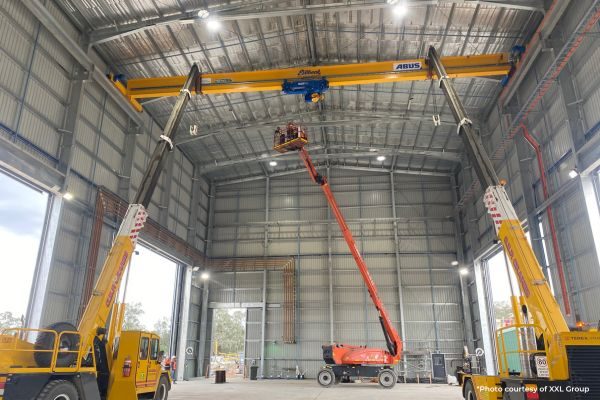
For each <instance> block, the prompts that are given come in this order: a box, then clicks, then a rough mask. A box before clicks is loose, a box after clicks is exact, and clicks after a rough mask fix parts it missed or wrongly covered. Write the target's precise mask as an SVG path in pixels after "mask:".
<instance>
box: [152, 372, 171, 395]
mask: <svg viewBox="0 0 600 400" xmlns="http://www.w3.org/2000/svg"><path fill="white" fill-rule="evenodd" d="M168 398H169V380H168V379H167V377H166V376H164V375H163V376H161V377H160V379H159V380H158V386H157V387H156V392H155V393H154V400H167V399H168Z"/></svg>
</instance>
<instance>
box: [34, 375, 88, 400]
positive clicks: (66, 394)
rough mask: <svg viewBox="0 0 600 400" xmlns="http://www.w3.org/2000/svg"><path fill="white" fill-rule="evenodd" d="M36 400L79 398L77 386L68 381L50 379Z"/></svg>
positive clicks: (70, 399) (73, 399) (74, 399)
mask: <svg viewBox="0 0 600 400" xmlns="http://www.w3.org/2000/svg"><path fill="white" fill-rule="evenodd" d="M36 400H79V393H77V388H76V387H75V385H73V384H72V383H71V382H69V381H64V380H56V381H50V382H49V383H48V384H47V385H46V386H45V387H44V389H42V391H41V392H40V394H39V395H38V397H37V398H36Z"/></svg>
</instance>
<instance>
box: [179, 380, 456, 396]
mask: <svg viewBox="0 0 600 400" xmlns="http://www.w3.org/2000/svg"><path fill="white" fill-rule="evenodd" d="M213 382H214V381H213V380H206V379H200V380H193V381H188V382H178V383H177V385H175V386H174V387H173V389H172V390H171V392H170V393H169V400H196V399H215V398H222V399H227V400H305V399H306V400H309V399H310V400H315V399H319V400H348V399H352V400H373V399H377V400H385V399H390V400H391V399H393V400H414V399H423V400H461V399H462V395H461V390H460V387H458V386H448V385H428V384H421V385H417V384H400V383H399V384H397V385H396V386H395V387H394V388H393V389H390V390H386V389H382V388H380V387H379V385H377V384H373V383H352V384H340V385H337V386H334V387H331V388H326V389H325V388H322V387H320V386H319V385H318V384H317V381H316V380H314V379H310V380H305V381H295V380H285V381H280V380H264V381H249V380H242V379H238V378H233V379H229V378H228V382H227V383H225V384H220V385H216V384H214V383H213Z"/></svg>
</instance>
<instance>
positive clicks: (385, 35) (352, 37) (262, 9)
mask: <svg viewBox="0 0 600 400" xmlns="http://www.w3.org/2000/svg"><path fill="white" fill-rule="evenodd" d="M499 3H500V2H499ZM59 4H60V5H61V6H62V8H63V9H64V10H65V11H66V12H67V13H69V14H71V15H73V16H74V18H77V19H78V20H80V21H82V20H83V21H85V22H84V24H83V25H87V28H88V29H89V30H90V31H91V34H92V37H106V36H107V35H112V34H114V35H117V34H119V33H120V32H122V31H124V30H127V29H129V27H136V26H137V27H139V26H141V25H151V24H153V23H154V22H157V21H159V22H160V21H163V22H169V23H164V24H157V25H154V26H153V27H150V28H147V27H144V28H143V29H140V30H138V31H135V32H134V33H132V34H128V35H126V36H115V37H114V38H113V39H111V40H107V41H105V42H102V43H100V44H96V49H97V50H98V51H99V53H100V54H101V56H102V57H103V58H104V59H105V61H107V63H108V64H109V65H110V66H111V68H112V69H113V70H114V72H116V73H121V74H124V75H125V76H126V77H129V78H134V77H157V76H167V75H175V74H176V75H184V74H186V73H187V72H188V71H189V68H190V66H191V64H192V63H198V64H199V65H200V67H201V69H202V70H203V71H207V72H226V71H227V72H228V71H244V70H258V69H269V68H286V67H291V66H302V65H311V64H336V63H353V62H369V61H384V60H396V59H405V58H414V57H422V56H424V55H425V53H426V50H427V47H428V46H429V45H435V46H436V47H437V48H438V50H439V51H440V52H441V54H442V55H467V54H484V53H493V52H505V51H509V50H510V49H511V47H512V46H513V45H515V44H522V43H524V42H525V41H526V39H527V37H528V36H529V35H530V34H531V30H532V29H533V28H534V27H535V26H537V23H538V22H539V20H540V19H541V13H540V12H538V11H536V10H535V9H534V7H531V9H522V8H521V7H515V8H511V7H509V6H507V5H506V4H504V5H501V6H495V5H493V4H492V2H487V3H484V4H483V5H482V4H477V2H473V4H469V3H466V2H458V1H456V2H453V1H439V2H436V1H417V0H415V1H411V2H410V3H409V4H410V7H409V11H408V13H407V14H406V15H405V16H404V17H403V18H401V19H398V18H397V17H395V16H394V15H393V13H392V12H390V9H389V6H387V5H386V4H385V1H383V0H371V1H367V0H365V1H344V2H339V1H336V2H334V1H333V0H325V1H308V2H307V1H303V0H293V1H272V0H263V1H256V0H237V1H233V0H231V1H200V0H160V1H158V0H112V1H99V0H60V1H59ZM518 4H519V5H523V4H524V5H527V4H532V2H527V1H521V2H519V3H518ZM327 6H329V7H330V8H328V9H327V10H326V11H323V12H316V11H314V8H315V7H316V8H319V7H321V8H322V7H327ZM358 6H360V8H361V9H358V8H359V7H358ZM525 8H527V7H525ZM199 9H208V10H209V11H210V12H211V14H213V15H218V14H221V15H231V13H235V15H238V16H239V18H236V19H231V20H225V21H223V26H222V28H221V29H220V30H219V31H218V32H210V31H209V30H208V29H207V28H206V26H205V24H204V23H203V22H202V21H200V22H197V23H191V24H180V23H176V22H173V20H174V19H177V18H179V17H189V16H192V15H195V13H197V11H198V10H199ZM290 10H292V11H290ZM95 34H96V36H94V35H95ZM98 35H99V36H98ZM102 35H104V36H102ZM498 85H499V82H498V81H496V80H491V79H459V80H456V86H457V90H458V92H459V95H460V96H461V97H462V98H463V99H464V102H465V106H466V108H467V111H468V112H469V113H470V114H471V115H472V116H473V117H476V116H477V114H478V113H480V112H481V111H482V110H483V109H485V108H486V106H487V105H488V104H489V103H490V102H492V101H494V96H495V93H496V90H497V88H498ZM172 104H173V99H169V98H166V99H159V100H152V101H150V102H147V103H146V104H145V105H144V107H145V109H146V110H147V111H148V112H149V113H150V114H151V115H152V116H153V117H154V118H155V119H156V120H157V121H158V122H159V123H160V124H164V123H165V122H166V119H167V118H168V115H169V113H170V111H171V107H172ZM434 113H436V114H438V113H439V114H441V115H442V119H443V120H444V119H446V120H448V121H451V120H452V118H451V116H450V114H449V110H447V109H446V108H445V101H444V97H443V95H442V93H441V92H440V91H439V89H438V88H437V87H436V86H435V85H432V84H431V82H412V83H411V82H407V83H400V82H398V83H395V84H390V85H363V86H352V87H344V88H333V89H332V90H330V91H329V92H328V93H327V94H326V96H325V100H324V101H323V102H322V103H321V104H306V103H305V102H304V101H303V99H302V98H301V96H286V95H282V94H280V93H276V92H264V93H250V94H229V95H216V96H210V97H209V96H203V97H200V96H198V97H195V98H193V100H192V102H191V104H190V105H189V106H188V111H187V112H186V115H185V117H184V118H183V122H182V124H181V128H180V133H179V134H180V136H179V138H180V140H183V141H186V143H183V144H180V147H181V149H182V150H183V151H184V152H185V154H186V155H187V156H188V157H189V158H190V160H192V161H193V162H194V163H197V164H199V165H200V167H201V168H203V169H204V173H205V174H206V175H207V176H208V177H209V178H211V179H216V180H226V179H232V178H239V177H244V176H251V175H260V174H269V173H272V172H275V171H277V172H281V171H285V170H293V169H297V168H300V167H301V165H300V163H299V162H298V161H297V160H296V159H294V158H289V157H282V158H280V159H278V160H280V161H279V165H278V166H277V168H276V169H273V168H271V167H269V165H268V161H269V160H270V157H271V155H272V150H271V141H272V132H273V130H274V127H275V126H276V125H278V124H283V123H285V122H286V121H287V120H294V121H298V122H302V123H305V124H307V125H308V127H309V132H310V136H311V142H312V145H313V146H314V149H313V150H312V151H311V153H312V154H314V155H319V154H330V156H327V157H324V156H319V157H318V160H317V161H318V163H321V164H329V165H351V166H360V167H372V168H386V169H390V168H392V163H395V168H401V169H410V170H418V171H420V170H423V171H436V172H449V171H451V170H453V169H454V168H455V166H456V165H457V164H456V161H454V160H452V159H448V158H445V157H441V156H440V154H441V153H443V152H450V153H451V152H455V153H459V154H460V152H461V151H462V144H461V142H460V139H459V138H458V137H457V136H456V134H455V129H454V127H453V126H452V125H442V126H440V127H437V128H435V127H434V126H433V123H432V121H431V115H432V114H434ZM190 125H198V128H199V132H200V136H201V137H197V138H195V139H192V138H189V133H188V130H189V126H190ZM371 149H374V150H375V151H374V153H377V152H378V151H382V150H386V149H387V151H389V152H390V154H391V155H390V156H389V157H387V159H386V160H385V161H384V162H383V163H380V162H377V161H375V157H374V156H373V157H369V156H368V154H365V153H367V152H368V151H369V150H371ZM414 150H425V151H432V152H435V154H434V153H432V154H415V152H414ZM353 153H358V154H356V155H355V154H353ZM340 154H342V155H340Z"/></svg>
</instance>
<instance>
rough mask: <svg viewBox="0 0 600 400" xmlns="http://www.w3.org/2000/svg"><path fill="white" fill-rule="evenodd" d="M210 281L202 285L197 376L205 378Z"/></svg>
mask: <svg viewBox="0 0 600 400" xmlns="http://www.w3.org/2000/svg"><path fill="white" fill-rule="evenodd" d="M208 282H209V281H208V280H206V281H204V284H203V285H202V311H201V313H202V315H201V317H200V335H199V336H200V338H199V344H198V370H197V371H196V375H197V376H204V375H205V369H204V363H205V358H206V333H207V331H206V330H207V329H208V326H207V325H208Z"/></svg>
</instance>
